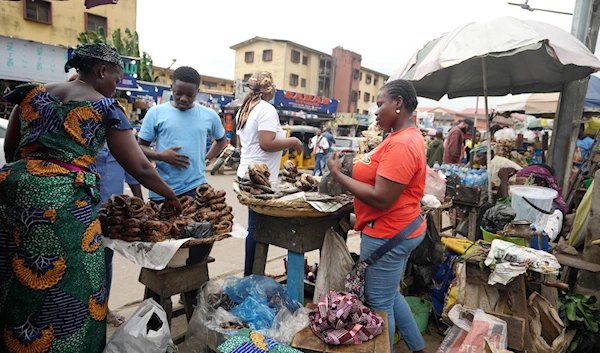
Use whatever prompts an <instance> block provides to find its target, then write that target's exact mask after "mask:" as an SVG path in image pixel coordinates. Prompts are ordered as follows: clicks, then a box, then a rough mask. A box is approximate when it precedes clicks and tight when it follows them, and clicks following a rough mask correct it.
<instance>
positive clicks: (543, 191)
mask: <svg viewBox="0 0 600 353" xmlns="http://www.w3.org/2000/svg"><path fill="white" fill-rule="evenodd" d="M510 192H511V193H512V201H511V207H512V208H513V209H514V210H515V212H516V213H517V217H516V219H515V220H519V221H521V220H526V221H530V222H531V223H532V224H533V225H534V226H535V228H536V229H539V230H542V229H544V227H545V226H546V223H547V222H548V217H549V215H547V214H545V213H543V212H540V211H539V210H536V209H535V208H534V207H532V206H531V205H530V204H529V203H528V202H527V201H525V199H527V200H528V201H529V202H530V203H531V204H533V205H534V206H536V207H537V208H539V209H541V210H545V211H546V212H553V207H552V204H553V200H554V199H555V198H556V196H557V195H558V193H557V192H556V190H553V189H550V188H544V187H541V186H523V185H513V186H511V187H510Z"/></svg>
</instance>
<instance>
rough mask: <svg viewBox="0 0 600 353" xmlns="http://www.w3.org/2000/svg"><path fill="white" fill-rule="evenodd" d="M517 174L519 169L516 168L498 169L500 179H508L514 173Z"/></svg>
mask: <svg viewBox="0 0 600 353" xmlns="http://www.w3.org/2000/svg"><path fill="white" fill-rule="evenodd" d="M515 174H517V170H516V169H515V168H502V169H500V170H499V171H498V178H499V179H500V180H506V181H508V179H510V178H512V176H513V175H515Z"/></svg>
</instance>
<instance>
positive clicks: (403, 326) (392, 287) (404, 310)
mask: <svg viewBox="0 0 600 353" xmlns="http://www.w3.org/2000/svg"><path fill="white" fill-rule="evenodd" d="M424 238H425V233H423V234H422V235H420V236H418V237H416V238H412V239H405V240H403V241H402V242H401V243H400V244H398V245H397V246H396V247H395V248H393V249H392V250H390V251H388V252H387V253H386V254H385V255H384V256H383V257H382V258H380V259H379V261H377V262H376V263H374V264H373V265H371V266H369V267H367V271H366V273H365V299H366V300H367V304H368V305H369V307H370V308H371V309H372V310H381V311H385V312H386V313H387V315H388V325H389V332H388V334H389V336H390V349H391V351H393V350H394V349H393V344H394V333H395V330H394V328H395V327H397V328H398V329H399V330H400V333H402V338H404V342H406V345H407V346H408V349H410V350H411V351H413V352H414V351H419V350H423V349H425V341H424V340H423V336H421V332H420V331H419V327H418V326H417V322H416V321H415V318H414V317H413V315H412V312H411V310H410V307H409V306H408V303H407V302H406V300H405V299H404V297H403V296H402V294H400V291H398V286H399V285H400V281H401V280H402V275H403V274H404V270H405V269H406V263H407V261H408V258H409V257H410V253H411V252H412V251H413V250H414V249H415V248H416V247H417V246H419V244H421V242H422V241H423V239H424ZM388 240H389V239H379V238H373V237H370V236H368V235H366V234H364V233H363V234H362V239H361V242H360V261H364V260H366V259H367V258H368V257H369V256H370V255H371V254H372V253H373V252H374V251H375V250H377V249H378V248H379V247H380V246H381V245H383V244H385V243H386V242H387V241H388Z"/></svg>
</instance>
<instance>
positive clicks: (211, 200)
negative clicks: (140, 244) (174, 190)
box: [98, 184, 233, 243]
mask: <svg viewBox="0 0 600 353" xmlns="http://www.w3.org/2000/svg"><path fill="white" fill-rule="evenodd" d="M179 201H180V202H181V206H182V209H183V211H182V213H181V214H180V215H177V211H176V210H175V208H174V207H173V206H171V205H170V204H162V205H158V204H156V203H155V202H153V201H148V203H144V201H143V200H142V199H140V198H138V197H131V196H129V195H113V196H111V198H110V199H109V201H108V202H106V203H104V204H103V205H102V208H101V209H100V211H98V218H99V220H100V223H101V225H102V233H103V234H106V235H107V236H108V237H110V238H112V239H120V240H125V241H128V242H134V241H145V242H153V243H154V242H160V241H164V240H167V239H172V238H174V239H178V238H179V233H180V231H181V229H182V228H183V227H185V226H186V225H187V224H189V223H193V222H210V223H212V225H213V230H214V234H215V235H224V234H227V233H229V232H231V230H232V228H233V214H232V211H233V209H232V207H231V206H227V204H226V203H225V191H222V190H218V191H214V190H213V188H212V187H211V186H210V185H207V184H206V185H201V186H199V187H198V189H196V198H193V197H190V196H183V197H181V198H180V199H179Z"/></svg>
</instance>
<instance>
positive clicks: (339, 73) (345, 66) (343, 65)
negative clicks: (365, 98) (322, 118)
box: [333, 47, 362, 113]
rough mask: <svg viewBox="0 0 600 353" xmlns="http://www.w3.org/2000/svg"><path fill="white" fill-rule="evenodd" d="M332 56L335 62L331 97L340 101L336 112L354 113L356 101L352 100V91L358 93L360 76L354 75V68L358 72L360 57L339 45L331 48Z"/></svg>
mask: <svg viewBox="0 0 600 353" xmlns="http://www.w3.org/2000/svg"><path fill="white" fill-rule="evenodd" d="M333 57H334V58H335V62H336V64H335V77H334V78H333V79H334V80H335V83H334V89H333V98H334V99H337V100H339V101H340V103H339V105H338V113H356V109H357V104H358V102H357V101H353V100H352V92H353V91H356V93H358V91H359V85H360V81H359V79H360V77H355V76H354V70H358V72H360V69H361V65H360V62H361V60H362V58H361V56H360V54H357V53H354V52H351V51H349V50H345V49H344V48H341V47H337V48H334V49H333ZM358 100H360V99H358Z"/></svg>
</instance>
